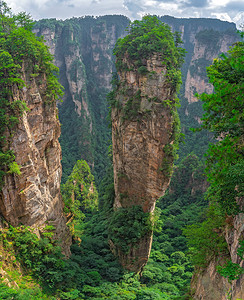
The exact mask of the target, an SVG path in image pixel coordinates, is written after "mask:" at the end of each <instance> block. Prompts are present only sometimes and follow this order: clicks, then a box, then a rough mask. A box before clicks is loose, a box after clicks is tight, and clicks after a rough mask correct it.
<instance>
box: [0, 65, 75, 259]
mask: <svg viewBox="0 0 244 300" xmlns="http://www.w3.org/2000/svg"><path fill="white" fill-rule="evenodd" d="M31 69H32V67H31V66H30V64H29V63H23V65H22V69H21V74H22V75H21V77H22V79H23V81H24V82H25V87H24V88H22V89H18V88H17V86H14V87H13V93H12V96H10V100H9V101H10V102H15V101H23V102H25V103H26V105H27V107H28V109H27V111H25V112H24V113H23V115H22V116H21V117H20V118H19V122H18V124H17V125H16V126H15V127H14V129H11V130H6V133H5V134H6V140H7V143H5V148H6V150H7V148H8V149H10V150H11V151H13V153H14V155H15V162H16V163H17V164H18V165H19V167H20V172H21V174H20V175H17V174H15V173H12V172H8V173H6V175H5V176H4V185H3V187H2V190H1V193H0V213H1V215H2V216H3V217H4V218H5V220H6V221H7V222H9V223H10V224H11V225H13V226H18V225H21V224H22V225H26V226H32V227H33V228H35V229H36V233H37V234H38V232H39V230H40V231H41V230H42V228H43V227H45V226H46V225H47V224H49V225H54V226H55V228H56V229H55V235H56V238H58V239H61V240H62V246H63V251H64V253H65V254H66V255H68V254H69V253H70V250H69V247H70V244H71V237H70V234H69V230H68V229H67V227H66V224H65V222H66V220H65V218H64V215H63V202H62V199H61V194H60V181H61V174H62V168H61V148H60V144H59V142H58V138H59V136H60V123H59V121H58V119H57V109H56V104H55V101H52V102H51V103H50V102H49V103H48V100H47V96H46V94H47V92H48V91H47V80H46V76H45V74H41V75H38V76H37V77H34V76H33V74H31V71H32V72H33V70H31Z"/></svg>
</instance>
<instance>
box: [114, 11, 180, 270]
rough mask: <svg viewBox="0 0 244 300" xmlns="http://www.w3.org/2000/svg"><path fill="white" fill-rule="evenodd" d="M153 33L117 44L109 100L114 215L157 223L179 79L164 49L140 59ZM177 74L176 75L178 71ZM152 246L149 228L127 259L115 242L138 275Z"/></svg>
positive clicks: (171, 156) (173, 132)
mask: <svg viewBox="0 0 244 300" xmlns="http://www.w3.org/2000/svg"><path fill="white" fill-rule="evenodd" d="M150 20H151V19H150V17H148V18H146V17H145V18H143V21H142V25H141V26H142V27H143V26H144V25H143V24H144V23H143V22H145V23H146V24H147V22H148V23H150V22H151V21H150ZM152 20H153V21H152V22H155V26H158V28H159V31H160V30H161V31H162V32H161V31H160V33H161V34H162V36H163V35H164V34H165V37H164V39H167V38H169V36H170V34H169V32H170V31H169V28H168V27H167V26H165V27H164V26H163V25H162V23H160V22H159V21H157V19H156V18H155V19H154V18H152ZM148 30H150V24H149V25H148V27H147V26H146V27H145V32H144V31H143V34H145V36H144V35H143V34H142V36H141V35H140V33H139V34H138V32H136V30H135V32H134V30H133V25H132V27H131V32H130V34H129V36H127V37H126V38H125V39H124V42H123V41H122V42H118V44H117V46H116V48H115V53H116V56H117V61H116V66H117V69H118V77H119V81H118V84H117V88H116V89H115V90H114V92H112V93H111V94H110V97H111V99H110V100H111V105H112V111H111V120H112V142H113V166H114V186H115V200H114V204H113V208H114V211H115V214H116V212H118V211H119V210H120V209H122V211H123V210H124V211H127V212H129V211H130V210H132V209H133V207H140V208H141V210H142V212H143V213H144V214H150V213H151V217H152V216H153V212H154V209H155V203H156V200H157V199H158V198H159V197H161V196H163V195H164V193H165V190H166V188H167V187H168V185H169V182H170V177H171V173H172V166H173V159H174V147H175V143H176V140H175V139H176V136H177V130H178V128H177V125H178V124H177V120H178V119H177V113H176V108H175V102H176V99H175V97H176V95H175V94H176V86H178V82H177V80H180V78H177V79H176V82H173V80H172V81H171V80H170V76H169V74H170V71H172V70H171V69H170V67H169V65H168V64H167V63H165V56H164V51H165V52H167V48H166V47H165V48H163V46H162V48H163V49H162V50H161V51H160V50H158V52H156V51H153V50H152V51H150V52H149V53H146V50H145V52H143V50H142V52H143V54H142V56H141V57H137V55H138V53H140V50H138V49H137V48H136V47H137V44H136V37H137V35H139V36H140V40H141V41H142V46H141V45H140V46H141V48H143V40H144V39H147V31H148ZM164 30H165V31H164ZM165 32H167V33H165ZM167 34H168V36H167ZM149 35H150V33H149ZM155 35H156V37H155V40H153V42H152V43H154V42H155V44H157V42H158V45H157V49H159V48H160V46H161V44H160V43H161V42H162V41H161V39H160V38H159V37H158V36H157V33H156V34H155ZM134 39H135V40H134ZM171 39H173V37H172V36H171ZM131 40H132V41H131ZM162 40H163V38H162ZM126 43H127V44H126ZM133 43H134V44H133ZM162 43H163V42H162ZM124 44H125V45H126V46H124ZM132 44H133V46H134V49H133V51H135V53H133V54H132V53H131V52H130V51H129V49H130V46H131V45H132ZM145 45H147V42H146V43H145ZM123 47H125V49H124V48H123ZM138 47H139V46H138ZM153 47H154V46H153V45H152V48H153ZM172 47H173V49H174V50H173V51H177V50H175V46H174V44H173V45H172ZM127 49H128V52H127ZM176 49H177V48H176ZM137 51H138V53H137ZM145 53H146V54H145ZM143 55H144V56H143ZM180 56H181V54H179V57H180ZM170 59H171V58H169V60H170ZM169 64H170V63H169ZM172 65H173V63H172ZM174 67H175V66H174ZM174 72H177V71H176V69H174ZM135 219H136V216H135ZM135 222H136V221H135ZM139 222H140V221H139ZM152 223H153V221H152ZM143 226H144V225H143ZM128 230H129V229H128ZM151 243H152V230H150V229H149V228H148V230H147V231H146V232H144V234H141V236H140V238H138V240H137V242H136V243H135V242H134V243H130V244H129V245H128V248H129V249H128V251H127V253H125V252H124V251H123V250H122V249H121V247H120V246H119V245H118V244H117V245H116V243H115V244H114V241H113V237H112V238H111V244H112V248H114V249H115V252H117V254H118V257H119V260H120V262H121V264H122V265H123V267H125V268H127V269H129V270H131V271H136V272H138V271H140V269H141V268H142V267H143V266H144V265H145V264H146V263H147V260H148V258H149V254H150V250H151Z"/></svg>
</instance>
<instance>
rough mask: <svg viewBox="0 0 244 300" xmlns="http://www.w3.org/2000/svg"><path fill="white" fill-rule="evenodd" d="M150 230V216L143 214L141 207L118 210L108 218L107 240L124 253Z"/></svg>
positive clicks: (151, 223)
mask: <svg viewBox="0 0 244 300" xmlns="http://www.w3.org/2000/svg"><path fill="white" fill-rule="evenodd" d="M152 230H153V222H152V218H151V214H150V213H144V212H143V210H142V207H141V206H132V207H128V208H118V209H117V210H116V211H114V212H113V213H112V215H111V216H110V222H109V227H108V231H109V238H110V239H111V240H112V242H113V243H114V244H115V245H116V246H117V247H118V248H119V249H121V251H123V252H124V253H127V252H128V250H129V247H131V246H133V245H135V244H136V242H137V241H139V240H140V239H141V238H142V237H144V236H145V235H146V234H147V233H150V232H151V231H152Z"/></svg>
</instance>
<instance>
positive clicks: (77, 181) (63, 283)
mask: <svg viewBox="0 0 244 300" xmlns="http://www.w3.org/2000/svg"><path fill="white" fill-rule="evenodd" d="M87 18H88V19H89V17H87ZM120 18H121V19H120V20H119V21H118V23H119V22H121V20H123V22H124V23H125V25H126V26H127V25H128V20H125V19H123V18H122V17H121V16H120ZM55 22H56V21H54V20H42V21H40V24H41V25H42V26H44V27H45V26H46V27H47V28H53V29H55V28H56V29H57V28H59V26H61V27H65V26H66V25H67V24H63V25H57V23H55ZM72 22H73V24H72V25H70V26H71V27H72V30H73V29H74V28H76V25H75V23H74V20H73V21H72ZM79 22H80V25H79V26H83V25H82V24H83V23H82V22H85V21H84V19H83V20H82V19H80V20H79ZM89 22H90V23H89V26H88V27H89V30H91V31H92V32H93V33H94V34H103V32H102V30H101V26H102V27H104V26H105V25H104V24H106V26H108V27H109V26H110V23H109V22H112V21H111V20H110V19H109V16H107V19H106V17H104V18H103V19H101V20H99V22H100V23H101V24H102V25H101V24H99V25H97V26H95V25H94V23H93V20H92V18H91V20H90V21H89ZM64 23H65V22H64ZM40 24H39V25H38V24H35V22H33V20H32V19H31V18H30V16H29V15H27V14H25V13H19V14H17V15H14V14H13V13H12V12H11V10H10V9H9V8H8V6H7V5H6V3H4V2H0V83H1V87H0V192H1V189H2V187H3V185H4V176H5V174H9V173H10V174H17V175H18V174H19V175H20V166H18V164H17V163H16V162H15V154H14V153H13V151H12V150H11V149H10V145H9V144H8V138H9V136H11V135H13V134H14V132H15V128H16V126H17V124H18V122H19V120H20V118H21V117H22V116H23V114H24V112H25V111H28V107H27V105H26V103H25V102H24V101H21V100H16V99H13V97H12V96H13V87H17V89H19V90H21V89H23V87H24V86H25V82H24V81H23V79H22V78H23V72H26V74H28V75H27V76H29V77H30V78H31V77H34V78H37V79H39V80H40V82H41V81H42V80H43V78H45V80H46V85H47V93H46V95H45V96H44V99H45V105H46V106H48V105H54V104H55V103H56V101H59V100H60V99H61V98H62V96H63V95H64V92H65V89H66V88H67V82H66V84H64V80H63V81H62V76H63V75H62V73H61V72H62V70H60V71H59V70H58V68H57V67H56V66H55V65H54V64H53V57H52V55H51V54H50V53H49V50H48V47H47V46H45V44H44V40H43V38H42V37H40V36H37V35H35V34H34V33H33V32H32V29H33V28H36V26H40ZM79 26H78V25H77V28H78V27H79ZM67 27H68V26H67ZM65 28H66V27H65ZM77 28H76V29H75V30H77V32H78V29H77ZM82 28H83V27H82ZM66 29H67V28H66ZM67 30H68V29H67ZM145 31H146V32H147V34H145ZM117 34H118V36H119V34H120V32H117ZM211 37H213V39H214V38H216V39H218V38H221V34H219V35H217V34H216V32H214V31H213V32H211ZM197 38H198V40H199V41H200V42H202V43H205V42H206V41H205V40H206V39H208V38H209V32H207V33H206V32H205V33H204V32H202V33H201V34H198V36H197ZM243 38H244V34H243V33H242V32H239V41H238V42H236V43H235V44H233V45H232V47H231V48H230V49H229V51H228V52H227V53H226V54H221V55H220V53H219V56H218V57H216V58H215V59H214V60H213V62H211V65H210V66H209V64H208V63H207V62H206V61H198V63H199V64H200V65H201V68H198V66H197V65H195V68H196V69H197V72H200V71H202V69H203V68H204V69H207V76H208V81H209V83H211V84H212V85H213V87H214V91H213V92H212V93H210V94H207V93H202V94H197V95H196V97H197V98H198V100H199V102H196V103H193V105H192V106H191V109H192V110H194V109H196V111H197V113H196V114H197V116H199V115H200V117H201V122H200V123H199V122H196V120H193V121H192V123H190V122H189V119H187V117H186V116H185V119H184V118H183V117H181V116H182V111H183V109H185V105H186V104H185V102H184V101H183V103H182V106H181V107H178V112H179V114H180V119H181V122H182V124H183V126H182V130H181V133H180V132H179V127H177V130H178V131H177V130H176V131H177V134H178V140H179V142H180V145H179V147H177V148H179V149H173V152H174V153H173V154H174V155H173V156H174V167H173V170H171V171H172V172H170V174H172V177H171V182H170V186H169V188H168V189H167V191H166V193H165V195H164V196H163V197H161V198H159V199H158V200H157V203H156V208H155V211H154V213H153V222H152V219H151V215H150V214H146V213H144V212H143V211H142V209H141V208H140V207H139V206H133V207H132V208H130V209H120V210H118V211H115V212H114V210H113V203H114V197H115V191H114V180H113V167H112V155H113V154H112V150H111V143H112V142H111V128H110V127H109V124H110V120H109V110H110V109H111V108H110V107H109V106H113V105H114V106H116V103H114V102H113V92H112V93H109V94H108V90H107V89H105V88H104V89H103V90H102V89H100V87H99V86H98V85H97V87H96V89H95V87H94V86H95V85H96V84H95V83H94V82H93V83H91V81H92V79H91V75H90V73H92V71H91V70H90V73H89V68H88V66H90V68H91V65H89V63H87V65H86V66H85V67H84V66H82V65H81V64H80V63H79V62H77V63H76V64H73V65H72V70H73V75H72V74H70V76H71V78H73V80H76V75H77V74H79V71H78V70H79V68H80V69H82V70H83V71H80V72H83V73H84V72H87V74H86V75H84V74H83V75H84V76H86V85H87V89H88V92H89V93H91V94H92V93H93V96H94V99H96V101H94V102H93V103H92V96H90V95H91V94H89V95H86V96H84V95H77V99H78V98H79V97H81V98H79V99H83V98H82V97H87V99H88V101H90V102H89V107H90V109H91V111H92V109H93V112H92V114H91V116H90V117H91V119H90V120H88V118H87V119H85V117H84V116H82V117H84V119H83V121H82V120H81V119H77V118H76V116H74V115H75V111H74V107H70V106H69V107H68V102H67V101H64V103H63V104H62V103H61V104H58V106H59V114H60V116H59V118H60V120H61V123H62V126H61V130H63V129H64V130H63V133H62V135H61V139H60V143H61V147H62V151H63V178H62V184H61V193H62V198H63V202H64V208H63V213H64V215H65V217H66V219H67V226H68V228H69V231H70V234H71V235H72V245H71V255H70V257H68V258H67V257H65V256H64V255H63V254H62V249H61V246H60V241H58V240H56V239H55V238H54V232H55V228H54V227H53V226H51V225H49V224H47V225H46V226H45V228H44V229H43V232H42V233H41V236H37V235H36V234H35V232H34V230H33V229H32V228H31V227H30V226H24V225H23V224H20V226H18V227H14V226H12V225H11V224H7V223H6V222H4V221H1V223H3V224H5V225H4V226H3V227H2V228H1V227H0V228H1V230H0V258H1V261H0V299H6V300H10V299H15V300H26V299H30V300H31V299H37V300H38V299H40V300H41V299H77V300H79V299H101V300H102V299H118V300H119V299H128V300H129V299H131V300H132V299H135V300H157V299H158V300H160V299H161V300H174V299H175V300H176V299H178V300H184V299H185V300H190V299H193V297H194V290H192V289H191V288H190V283H191V280H192V277H193V276H196V274H200V273H201V272H203V271H204V270H205V269H206V268H207V266H208V265H209V263H210V262H211V261H212V260H216V261H217V262H219V263H217V267H216V269H217V272H218V274H219V275H221V276H222V277H224V278H226V279H227V280H228V282H229V283H230V284H231V283H232V282H233V281H234V280H237V279H239V278H240V277H241V275H242V274H243V273H244V271H243V270H244V269H243V266H242V265H241V264H240V263H236V262H233V261H232V260H231V255H230V251H229V248H228V244H227V242H226V239H225V231H226V228H229V227H230V226H232V227H233V219H234V218H235V217H236V216H237V215H238V214H240V213H242V211H243V204H242V202H241V199H243V193H244V186H243V182H244V178H243V177H244V173H243V172H244V171H243V170H244V159H243V130H244V126H243V125H244V124H243V123H244V115H243V110H242V109H241V108H243V94H244V76H243V74H244V42H243ZM82 39H84V40H85V39H88V30H87V31H86V30H85V29H84V28H83V36H82ZM211 40H212V39H211ZM79 42H80V41H78V40H77V41H75V40H74V41H72V43H73V44H72V43H71V41H68V45H69V47H67V49H65V51H66V52H68V51H69V50H70V49H73V48H72V47H75V46H74V44H75V43H79ZM181 46H182V41H181V39H180V34H179V33H178V32H175V33H172V32H171V29H170V26H168V25H167V24H165V23H163V22H162V21H161V20H160V18H156V17H152V16H146V17H144V18H143V19H142V20H141V21H137V20H136V21H134V22H131V23H130V25H129V27H128V29H127V35H126V36H125V37H123V38H120V39H119V40H118V42H117V44H116V46H115V48H114V54H115V55H116V56H117V61H116V64H115V65H116V68H117V70H119V69H120V68H121V69H127V68H128V66H127V65H125V64H124V63H123V55H124V53H125V52H126V51H127V53H128V55H129V57H130V59H132V60H133V61H135V62H136V64H135V68H136V69H137V70H138V72H139V73H140V74H147V73H148V71H147V69H146V68H145V66H144V65H143V59H145V58H147V57H148V56H150V55H152V54H153V53H158V52H159V53H161V54H162V55H163V56H164V58H165V59H164V62H163V64H164V65H165V66H166V68H167V70H168V73H167V80H168V81H169V82H171V83H172V84H173V85H175V88H176V90H177V92H178V95H179V98H180V99H181V97H180V94H182V87H180V84H181V83H182V79H181V72H182V74H183V76H184V74H185V73H184V72H185V71H184V68H185V65H183V67H182V69H181V71H180V66H181V65H182V63H183V57H184V55H186V57H185V59H186V60H187V59H188V56H187V53H185V50H184V49H183V48H181ZM84 47H85V46H84ZM84 53H86V54H87V56H88V52H84ZM67 55H68V54H67ZM101 63H103V64H106V63H110V61H109V62H108V61H103V62H101ZM23 65H24V66H25V68H24V69H23ZM100 67H101V68H102V66H100ZM206 67H207V68H206ZM85 68H86V69H85ZM111 68H112V67H111ZM23 70H24V71H23ZM84 70H85V71H84ZM199 70H200V71H199ZM113 71H115V69H114V67H113ZM191 72H193V73H194V72H195V71H194V66H192V69H191ZM59 73H60V75H58V74H59ZM83 75H82V76H83ZM72 76H73V77H72ZM77 76H78V75H77ZM58 79H59V81H58ZM60 82H61V83H62V84H63V85H64V87H63V86H62V85H61V84H60ZM112 83H113V86H114V87H115V88H116V84H118V78H117V76H116V74H115V76H114V77H113V82H112ZM40 84H41V83H40ZM93 87H94V89H93ZM89 89H90V91H89ZM84 93H85V92H84ZM98 94H99V97H98ZM106 97H107V100H106V101H107V102H106V104H104V103H102V104H101V106H99V105H98V103H99V101H100V102H101V99H102V98H104V99H105V98H106ZM136 101H137V99H132V103H130V104H131V107H129V108H128V109H127V110H126V109H124V111H123V114H124V115H123V117H124V118H125V119H126V120H129V119H130V118H132V119H133V117H134V115H133V109H134V110H136V108H137V103H136ZM176 102H177V101H176ZM201 103H202V107H201ZM178 106H179V105H178ZM132 108H133V109H132ZM73 116H74V117H73ZM101 116H102V118H101ZM69 119H70V120H69ZM67 120H68V121H67ZM101 120H104V121H101ZM66 121H67V122H66ZM90 122H92V124H93V126H94V128H95V129H94V130H95V132H94V133H93V134H91V135H89V128H90V127H89V126H90ZM177 125H179V124H177ZM74 126H76V127H74ZM179 126H180V125H179ZM191 126H192V127H193V128H190V127H191ZM75 128H78V129H79V130H80V129H81V128H82V129H83V130H84V131H82V132H78V133H77V135H72V131H74V130H75ZM184 133H185V141H184ZM69 136H72V137H73V138H74V139H73V140H72V139H71V140H69ZM79 139H84V140H86V143H84V144H82V145H81V148H78V146H79V147H80V143H81V142H80V141H79ZM201 139H202V140H201ZM79 151H80V152H82V153H85V154H84V155H83V154H82V155H81V154H80V152H79ZM176 151H177V153H176ZM69 155H70V157H69ZM81 187H82V188H81ZM0 218H1V211H0ZM1 219H2V218H1ZM230 220H232V221H230ZM231 222H232V223H231ZM151 230H153V243H152V249H151V254H150V258H149V260H148V263H147V264H146V266H145V267H144V268H143V270H142V271H141V272H139V273H133V272H129V271H128V270H125V269H123V268H122V267H121V265H120V264H119V262H118V259H117V257H116V256H115V255H114V254H113V253H112V251H111V249H110V244H109V241H111V240H113V241H114V242H115V243H117V244H118V245H119V246H120V247H121V249H123V251H124V252H125V253H126V251H128V249H129V248H128V245H131V244H136V242H137V240H138V238H140V237H142V236H144V235H145V234H146V232H148V231H151ZM239 245H240V246H239V248H238V252H237V255H238V257H239V258H240V259H239V260H238V261H239V262H240V261H241V259H243V258H244V242H243V237H242V238H240V239H239ZM219 257H221V259H218V258H219ZM5 278H8V280H7V281H6V279H5ZM231 293H232V290H231V289H229V291H227V292H226V295H227V297H228V298H227V299H233V298H232V296H231V295H232V294H231ZM206 300H207V299H206Z"/></svg>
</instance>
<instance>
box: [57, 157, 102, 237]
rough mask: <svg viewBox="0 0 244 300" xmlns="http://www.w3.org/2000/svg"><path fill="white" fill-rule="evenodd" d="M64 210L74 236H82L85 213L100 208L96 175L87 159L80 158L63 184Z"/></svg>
mask: <svg viewBox="0 0 244 300" xmlns="http://www.w3.org/2000/svg"><path fill="white" fill-rule="evenodd" d="M61 191H62V196H63V200H64V212H65V215H66V217H67V219H68V223H67V224H68V226H69V227H70V229H71V231H72V234H73V236H75V237H81V235H82V227H83V226H82V221H83V219H84V218H85V214H91V213H92V212H94V211H96V210H97V208H98V193H97V189H96V186H95V183H94V176H93V175H92V174H91V171H90V168H89V166H88V164H87V162H86V161H84V160H78V161H77V162H76V164H75V166H74V168H73V171H72V173H71V174H70V176H69V177H68V180H67V181H66V182H65V184H63V185H62V186H61Z"/></svg>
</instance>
